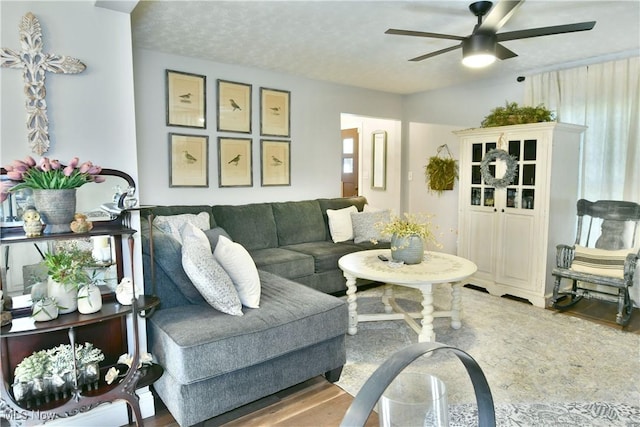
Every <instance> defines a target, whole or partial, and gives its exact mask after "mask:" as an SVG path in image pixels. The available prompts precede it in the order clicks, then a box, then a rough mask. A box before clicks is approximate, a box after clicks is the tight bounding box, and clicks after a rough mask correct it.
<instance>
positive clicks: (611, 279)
mask: <svg viewBox="0 0 640 427" xmlns="http://www.w3.org/2000/svg"><path fill="white" fill-rule="evenodd" d="M577 209H578V229H577V233H576V241H575V244H574V245H573V246H568V245H562V244H561V245H558V246H557V254H556V268H554V269H553V272H552V274H553V275H554V276H555V278H556V279H555V286H554V288H553V299H552V300H551V302H552V305H553V307H554V308H556V309H559V310H563V309H567V308H569V307H571V306H573V305H574V304H576V303H577V302H578V301H580V300H581V299H582V298H583V297H586V298H598V299H602V300H606V301H613V302H617V303H618V313H617V315H616V323H618V324H619V325H622V326H626V325H627V324H628V323H629V320H630V319H631V313H632V310H633V302H632V301H631V298H630V296H629V288H630V287H631V286H632V285H633V278H634V273H635V270H636V265H637V264H638V259H640V249H639V247H638V244H637V243H636V234H637V232H638V224H639V223H640V205H638V204H637V203H633V202H621V201H613V200H599V201H597V202H590V201H588V200H585V199H581V200H578V204H577ZM585 217H587V218H585ZM594 220H595V221H594ZM598 224H601V234H600V236H599V237H598V238H597V239H596V240H595V243H592V241H591V237H592V236H591V235H592V227H593V228H597V226H598ZM583 226H585V227H586V229H585V230H583ZM596 232H597V231H596V230H594V234H595V233H596ZM563 278H565V279H569V280H571V281H572V285H571V288H569V289H567V288H565V289H561V287H560V284H561V281H562V279H563ZM589 284H591V286H590V285H589ZM593 285H598V287H595V286H593ZM585 286H586V287H585ZM601 286H605V287H607V288H604V290H603V288H601ZM611 288H614V289H613V290H612V289H611Z"/></svg>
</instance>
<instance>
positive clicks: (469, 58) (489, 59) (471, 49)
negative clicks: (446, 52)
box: [462, 33, 497, 68]
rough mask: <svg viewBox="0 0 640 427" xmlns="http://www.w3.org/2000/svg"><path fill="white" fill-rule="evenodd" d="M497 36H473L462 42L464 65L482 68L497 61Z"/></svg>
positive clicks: (478, 34)
mask: <svg viewBox="0 0 640 427" xmlns="http://www.w3.org/2000/svg"><path fill="white" fill-rule="evenodd" d="M496 44H497V41H496V35H495V34H481V33H477V34H473V35H471V36H470V37H468V38H466V39H464V40H463V41H462V64H463V65H465V66H466V67H470V68H482V67H486V66H488V65H491V64H493V63H494V62H495V60H496Z"/></svg>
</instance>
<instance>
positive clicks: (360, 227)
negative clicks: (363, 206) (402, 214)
mask: <svg viewBox="0 0 640 427" xmlns="http://www.w3.org/2000/svg"><path fill="white" fill-rule="evenodd" d="M389 221H391V211H390V210H386V211H379V212H357V213H352V214H351V222H352V223H353V242H354V243H364V242H389V241H391V237H390V236H383V235H382V233H381V232H380V230H378V228H376V224H377V223H387V222H389Z"/></svg>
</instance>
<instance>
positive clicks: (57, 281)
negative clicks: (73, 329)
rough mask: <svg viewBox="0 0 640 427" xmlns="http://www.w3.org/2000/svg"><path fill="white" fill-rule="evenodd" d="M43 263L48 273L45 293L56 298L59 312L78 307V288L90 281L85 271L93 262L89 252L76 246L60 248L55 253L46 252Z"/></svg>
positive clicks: (66, 311) (64, 312)
mask: <svg viewBox="0 0 640 427" xmlns="http://www.w3.org/2000/svg"><path fill="white" fill-rule="evenodd" d="M44 263H45V265H46V267H47V273H48V275H49V277H48V282H47V295H48V296H49V297H54V298H55V299H56V300H57V302H58V307H60V314H66V313H71V312H72V311H75V310H76V309H77V308H78V301H77V297H78V288H79V287H80V286H81V285H83V284H88V283H91V278H90V277H89V274H87V271H86V268H87V267H90V266H91V265H92V264H93V258H92V257H91V252H88V251H82V250H80V249H78V248H77V247H76V246H71V247H70V248H60V249H58V251H57V252H55V253H46V254H45V255H44Z"/></svg>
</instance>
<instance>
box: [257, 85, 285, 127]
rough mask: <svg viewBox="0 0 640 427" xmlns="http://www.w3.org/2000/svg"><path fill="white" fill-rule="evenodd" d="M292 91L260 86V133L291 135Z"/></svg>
mask: <svg viewBox="0 0 640 427" xmlns="http://www.w3.org/2000/svg"><path fill="white" fill-rule="evenodd" d="M290 107H291V92H288V91H286V90H277V89H268V88H264V87H261V88H260V135H262V136H282V137H286V138H288V137H290V136H291V123H290V122H291V114H290Z"/></svg>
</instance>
